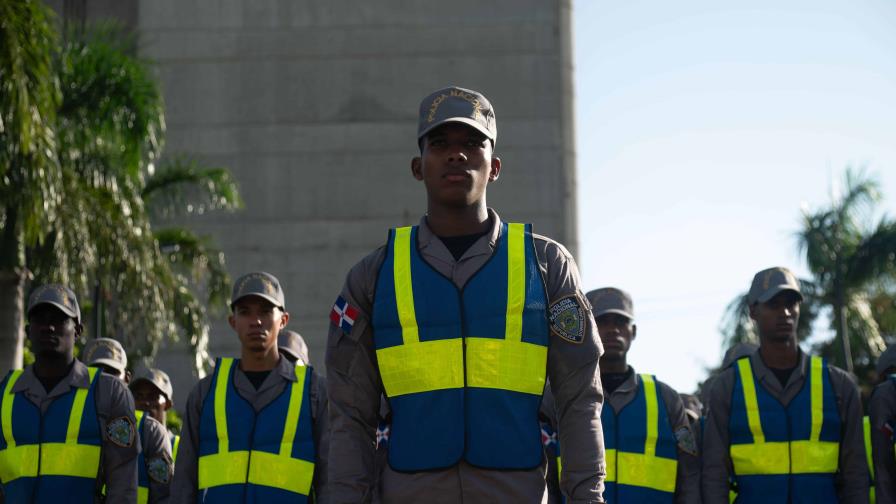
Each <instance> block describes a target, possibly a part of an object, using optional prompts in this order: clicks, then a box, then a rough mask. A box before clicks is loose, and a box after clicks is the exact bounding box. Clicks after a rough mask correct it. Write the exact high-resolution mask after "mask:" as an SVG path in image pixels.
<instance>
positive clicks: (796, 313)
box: [750, 290, 800, 341]
mask: <svg viewBox="0 0 896 504" xmlns="http://www.w3.org/2000/svg"><path fill="white" fill-rule="evenodd" d="M750 318H752V319H753V321H755V322H756V328H757V329H758V331H759V337H760V339H763V340H769V341H787V340H790V339H793V340H795V339H796V327H797V323H798V322H799V320H800V296H799V294H797V293H796V292H794V291H790V290H785V291H781V292H779V293H778V294H776V295H775V297H773V298H771V299H769V300H768V301H766V302H765V303H757V304H755V305H753V306H751V307H750Z"/></svg>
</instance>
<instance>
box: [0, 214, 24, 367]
mask: <svg viewBox="0 0 896 504" xmlns="http://www.w3.org/2000/svg"><path fill="white" fill-rule="evenodd" d="M4 213H5V217H6V222H5V223H4V224H5V226H4V227H3V229H2V232H0V373H2V374H0V377H2V376H6V373H7V372H8V371H9V370H10V369H21V367H22V345H23V344H24V342H25V324H24V321H23V320H22V313H24V311H25V271H26V270H25V241H24V239H23V237H22V234H21V232H20V229H21V225H20V224H19V222H18V212H17V211H16V208H15V207H13V206H7V207H6V209H5V212H4ZM0 379H2V378H0Z"/></svg>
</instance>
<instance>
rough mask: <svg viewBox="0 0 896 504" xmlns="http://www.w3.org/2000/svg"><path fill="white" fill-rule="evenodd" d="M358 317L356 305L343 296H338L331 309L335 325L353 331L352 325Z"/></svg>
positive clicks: (346, 330) (344, 330)
mask: <svg viewBox="0 0 896 504" xmlns="http://www.w3.org/2000/svg"><path fill="white" fill-rule="evenodd" d="M357 318H358V310H357V308H355V307H354V306H352V305H350V304H348V301H346V300H345V298H343V297H342V296H339V297H338V298H336V302H335V303H334V304H333V309H332V310H330V322H332V323H333V325H334V326H336V327H338V328H340V329H342V331H343V332H347V333H350V332H352V326H354V325H355V320H357Z"/></svg>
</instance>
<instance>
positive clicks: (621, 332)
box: [595, 313, 637, 361]
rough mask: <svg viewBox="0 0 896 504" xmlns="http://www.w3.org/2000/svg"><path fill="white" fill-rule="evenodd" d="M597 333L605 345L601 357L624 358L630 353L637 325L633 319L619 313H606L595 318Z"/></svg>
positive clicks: (609, 358)
mask: <svg viewBox="0 0 896 504" xmlns="http://www.w3.org/2000/svg"><path fill="white" fill-rule="evenodd" d="M595 322H596V323H597V333H598V334H599V335H600V341H601V343H603V346H604V354H603V355H602V356H601V359H606V360H608V361H614V360H622V359H624V358H625V356H626V354H628V351H629V349H630V348H631V346H632V340H634V339H635V334H636V333H637V327H636V326H635V324H633V323H632V319H630V318H628V317H626V316H625V315H620V314H618V313H604V314H603V315H600V316H599V317H597V318H596V319H595Z"/></svg>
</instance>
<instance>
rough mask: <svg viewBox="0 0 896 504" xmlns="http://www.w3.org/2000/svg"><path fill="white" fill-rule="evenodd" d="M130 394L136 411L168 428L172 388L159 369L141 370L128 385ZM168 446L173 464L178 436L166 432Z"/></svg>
mask: <svg viewBox="0 0 896 504" xmlns="http://www.w3.org/2000/svg"><path fill="white" fill-rule="evenodd" d="M130 389H131V394H133V395H134V404H136V405H137V410H138V411H142V412H144V413H145V414H147V415H149V416H151V417H152V418H155V419H156V420H158V421H159V423H160V424H162V425H163V426H165V427H166V429H167V426H168V423H167V422H168V410H170V409H171V407H172V406H173V405H174V403H173V402H172V398H173V397H174V387H172V386H171V379H170V378H169V377H168V374H167V373H165V372H164V371H162V370H161V369H156V368H142V369H141V370H140V371H139V372H137V375H136V376H135V377H134V379H133V380H131V383H130ZM167 437H168V444H169V446H170V447H171V461H172V462H175V456H177V447H178V445H179V444H180V436H178V435H177V434H175V433H173V432H171V430H167Z"/></svg>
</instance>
